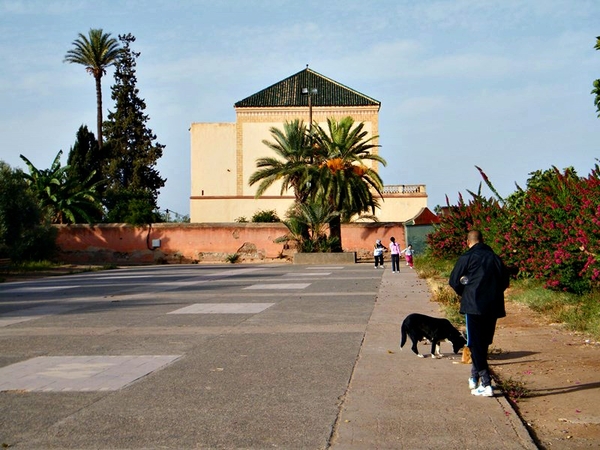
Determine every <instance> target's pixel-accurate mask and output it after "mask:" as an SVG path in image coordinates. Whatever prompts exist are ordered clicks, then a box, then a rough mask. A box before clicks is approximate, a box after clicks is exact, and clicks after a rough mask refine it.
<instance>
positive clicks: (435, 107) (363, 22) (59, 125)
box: [0, 0, 600, 214]
mask: <svg viewBox="0 0 600 450" xmlns="http://www.w3.org/2000/svg"><path fill="white" fill-rule="evenodd" d="M90 28H102V29H103V30H104V31H105V32H109V33H112V34H113V36H115V37H117V36H118V35H119V34H126V33H132V34H133V35H134V36H135V37H136V38H137V41H136V42H135V44H134V45H133V49H134V50H135V51H140V52H141V56H140V58H139V59H138V61H137V62H138V66H137V75H138V88H139V89H140V96H141V97H142V98H144V99H145V100H146V104H147V110H146V112H147V113H148V114H149V115H150V121H149V123H148V126H149V127H150V128H151V129H152V130H153V131H154V133H156V134H157V136H158V139H157V140H158V142H160V143H161V144H164V145H166V148H165V151H164V154H163V157H162V159H161V160H160V161H159V164H158V170H159V172H160V173H161V175H162V176H163V177H166V178H167V183H166V186H165V187H164V188H163V189H162V190H161V195H160V197H159V204H160V207H161V209H163V210H164V209H166V208H168V209H170V210H173V211H176V212H178V213H181V214H188V213H189V195H190V169H189V159H190V156H189V153H190V141H189V132H188V129H189V126H190V124H191V123H192V122H234V121H235V113H234V109H233V104H234V103H235V102H236V101H238V100H241V99H243V98H245V97H247V96H249V95H251V94H254V93H255V92H258V91H259V90H261V89H263V88H265V87H267V86H270V85H271V84H273V83H276V82H278V81H280V80H282V79H284V78H286V77H288V76H290V75H292V74H294V73H296V72H298V71H300V70H302V69H303V68H304V67H305V66H306V64H309V65H310V67H311V68H312V69H313V70H315V71H317V72H319V73H321V74H323V75H325V76H327V77H329V78H332V79H334V80H336V81H339V82H340V83H343V84H345V85H347V86H349V87H351V88H353V89H356V90H358V91H360V92H362V93H364V94H366V95H368V96H370V97H373V98H375V99H377V100H379V101H380V102H381V110H380V116H379V117H380V130H379V131H380V144H381V145H382V148H381V153H380V154H381V155H382V156H383V157H384V158H385V159H386V160H387V162H388V165H387V167H385V168H383V169H382V170H381V172H380V173H381V175H382V177H383V180H384V183H385V184H425V185H426V187H427V192H428V195H429V200H428V205H429V207H430V208H432V209H433V207H435V206H436V205H438V204H445V196H446V195H448V197H449V198H450V201H451V203H455V202H456V200H457V198H458V193H459V192H462V193H463V194H466V190H467V189H469V190H472V191H476V190H477V188H478V186H479V183H480V181H481V177H480V176H479V173H478V172H477V170H476V169H475V167H474V166H475V165H478V166H480V167H481V168H482V169H483V170H484V171H485V172H486V173H487V175H488V176H489V178H490V179H491V181H492V182H493V183H494V184H495V186H496V187H497V189H498V191H499V192H500V194H501V195H504V196H506V195H508V194H510V193H512V192H514V190H515V183H518V184H519V185H521V186H523V187H524V186H525V184H526V180H527V178H528V176H529V175H528V174H529V173H530V172H533V171H535V170H539V169H542V170H545V169H548V168H550V167H551V166H553V165H554V166H556V167H558V168H561V169H562V168H564V167H568V166H573V167H574V168H575V169H576V170H577V172H578V173H579V175H582V176H583V175H588V174H589V173H590V171H591V169H592V168H593V166H594V164H595V163H596V159H595V158H598V157H600V151H598V146H597V142H596V141H597V139H598V131H599V128H600V119H598V118H597V117H596V111H595V107H594V105H593V96H592V95H591V94H590V91H591V89H592V83H593V81H594V80H595V79H597V78H600V52H598V51H595V50H594V45H595V43H596V36H598V35H600V2H598V1H597V0H480V1H477V0H448V1H444V0H439V1H428V0H419V1H417V0H413V1H403V0H370V1H368V2H365V1H358V0H356V1H355V0H345V1H340V0H328V1H322V0H321V1H313V0H305V1H297V0H291V1H290V0H219V1H214V0H212V1H205V0H197V1H192V0H146V1H142V0H123V1H119V2H114V1H102V0H95V1H88V0H0V61H2V64H1V66H0V105H1V108H0V141H1V143H0V159H2V160H4V161H5V162H7V163H8V164H10V165H11V166H13V167H21V168H24V164H23V162H22V161H21V159H20V158H19V154H23V155H25V156H26V157H28V158H29V159H30V160H31V161H32V162H33V164H34V165H35V166H36V167H38V168H47V167H49V166H50V164H51V163H52V160H53V159H54V157H55V156H56V154H57V152H58V150H60V149H62V150H64V152H65V155H64V156H63V163H65V164H66V155H67V154H68V151H69V149H70V148H71V146H72V145H73V143H74V141H75V134H76V132H77V129H78V128H79V126H80V125H81V124H86V125H87V126H88V128H90V130H92V131H93V132H95V131H96V130H95V128H96V126H95V121H96V119H95V114H96V103H95V101H96V100H95V90H94V82H93V78H92V77H91V76H90V75H88V74H87V73H86V72H85V70H84V68H83V67H82V66H78V65H73V64H66V63H63V59H64V56H65V53H66V52H67V50H69V49H70V48H71V43H72V42H73V40H74V39H76V38H77V35H78V33H80V32H82V33H84V34H87V32H88V30H89V29H90ZM112 73H113V72H112V69H109V73H108V74H107V76H106V77H105V78H104V79H103V80H104V81H103V93H104V96H103V97H104V106H105V108H104V109H105V112H104V114H105V117H106V112H107V110H108V109H111V108H112V107H113V104H112V100H111V99H110V86H111V85H112V83H113V78H112ZM483 192H484V193H485V194H487V195H491V193H490V192H489V190H487V188H486V187H485V186H484V189H483Z"/></svg>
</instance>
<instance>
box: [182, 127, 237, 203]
mask: <svg viewBox="0 0 600 450" xmlns="http://www.w3.org/2000/svg"><path fill="white" fill-rule="evenodd" d="M190 141H191V155H190V161H191V196H192V197H204V196H209V197H210V196H215V195H216V196H221V195H236V193H237V190H236V189H237V178H236V173H237V168H236V142H235V124H234V123H193V124H192V126H191V128H190ZM193 203H194V202H193V201H192V205H193Z"/></svg>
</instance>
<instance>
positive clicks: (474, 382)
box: [469, 377, 479, 390]
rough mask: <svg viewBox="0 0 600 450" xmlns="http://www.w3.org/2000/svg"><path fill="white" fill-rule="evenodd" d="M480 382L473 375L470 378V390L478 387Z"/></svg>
mask: <svg viewBox="0 0 600 450" xmlns="http://www.w3.org/2000/svg"><path fill="white" fill-rule="evenodd" d="M478 384H479V383H478V382H477V380H476V379H475V378H473V377H470V378H469V389H470V390H473V389H477V385H478Z"/></svg>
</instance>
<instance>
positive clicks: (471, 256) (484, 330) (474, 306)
mask: <svg viewBox="0 0 600 450" xmlns="http://www.w3.org/2000/svg"><path fill="white" fill-rule="evenodd" d="M467 245H468V246H469V249H468V250H467V251H466V252H465V253H464V254H463V255H462V256H461V257H460V258H459V259H458V261H457V263H456V265H455V266H454V269H453V270H452V273H451V274H450V280H449V284H450V286H451V287H452V289H454V291H455V292H456V293H457V294H458V295H460V296H461V299H460V313H461V314H465V318H466V324H467V347H469V349H470V350H471V358H472V360H473V365H472V367H471V378H469V388H470V389H471V393H472V394H473V395H478V396H483V397H492V396H493V395H494V394H493V391H492V383H491V378H490V373H489V367H488V362H487V355H488V348H489V346H490V345H491V343H492V340H493V338H494V333H495V331H496V321H497V320H498V319H499V318H501V317H505V316H506V310H505V309H504V291H505V290H506V288H507V287H508V284H509V276H508V271H507V269H506V267H505V266H504V264H503V263H502V260H501V259H500V257H499V256H498V255H496V254H495V253H494V251H493V250H492V249H491V247H489V246H488V245H486V244H484V243H483V237H482V235H481V232H479V231H470V232H469V233H468V235H467Z"/></svg>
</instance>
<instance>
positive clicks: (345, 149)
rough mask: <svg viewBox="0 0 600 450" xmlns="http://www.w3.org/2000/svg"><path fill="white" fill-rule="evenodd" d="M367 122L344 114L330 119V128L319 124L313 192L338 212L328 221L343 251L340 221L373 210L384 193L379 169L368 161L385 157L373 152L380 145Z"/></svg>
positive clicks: (330, 229) (384, 163)
mask: <svg viewBox="0 0 600 450" xmlns="http://www.w3.org/2000/svg"><path fill="white" fill-rule="evenodd" d="M367 136H368V132H367V131H365V130H364V123H362V122H361V123H359V124H358V125H356V126H355V122H354V119H352V118H351V117H344V118H343V119H341V120H340V121H339V122H338V121H336V120H335V119H327V129H323V128H322V127H321V126H317V127H316V133H315V145H316V147H317V148H318V152H317V153H316V154H315V156H316V161H315V162H316V163H317V164H318V165H319V181H318V182H317V183H316V184H317V190H316V192H315V193H314V195H315V196H316V197H317V198H320V199H321V201H323V202H324V203H326V204H328V205H329V206H330V207H331V208H332V210H333V211H336V212H338V213H339V215H337V216H333V217H332V220H331V221H330V222H329V232H330V236H331V237H334V238H337V243H338V247H337V248H336V249H335V250H336V251H342V236H341V222H342V220H344V221H349V220H350V218H351V217H353V216H355V215H357V214H359V215H360V214H362V213H364V212H368V211H369V210H370V211H371V213H372V214H374V213H375V208H377V207H378V206H379V203H378V199H377V197H376V195H375V194H377V195H378V196H379V197H381V190H382V189H383V181H382V180H381V178H380V176H379V174H378V173H377V171H375V170H374V169H373V168H372V167H370V165H367V164H365V161H376V162H378V163H381V164H383V165H386V161H385V160H384V159H383V158H382V157H381V156H379V155H377V154H374V153H373V152H372V149H374V148H376V147H379V145H377V144H375V143H374V142H373V141H374V140H375V139H376V138H377V136H371V137H367Z"/></svg>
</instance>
